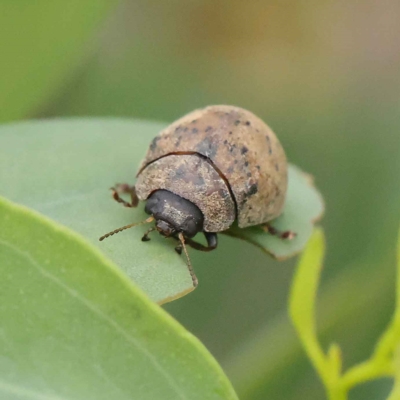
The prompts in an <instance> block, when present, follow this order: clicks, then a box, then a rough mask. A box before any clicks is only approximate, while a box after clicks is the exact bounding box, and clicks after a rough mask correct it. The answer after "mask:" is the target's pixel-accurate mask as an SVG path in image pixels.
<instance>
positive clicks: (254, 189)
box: [247, 183, 258, 196]
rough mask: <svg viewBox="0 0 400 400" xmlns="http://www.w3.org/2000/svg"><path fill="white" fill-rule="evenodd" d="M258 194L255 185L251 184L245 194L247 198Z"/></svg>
mask: <svg viewBox="0 0 400 400" xmlns="http://www.w3.org/2000/svg"><path fill="white" fill-rule="evenodd" d="M257 192H258V187H257V184H256V183H253V184H252V185H251V186H250V188H249V191H248V192H247V194H248V196H252V195H253V194H256V193H257Z"/></svg>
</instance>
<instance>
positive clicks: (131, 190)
mask: <svg viewBox="0 0 400 400" xmlns="http://www.w3.org/2000/svg"><path fill="white" fill-rule="evenodd" d="M111 190H112V192H113V193H112V196H113V199H114V200H115V201H117V202H118V203H122V204H123V205H124V206H125V207H130V208H132V207H136V206H137V205H138V204H139V199H138V197H137V195H136V190H135V186H131V185H128V184H127V183H117V184H116V185H115V186H114V187H112V188H111ZM120 194H129V195H130V196H131V202H130V203H129V202H128V201H125V200H124V199H122V198H121V197H120V196H119V195H120Z"/></svg>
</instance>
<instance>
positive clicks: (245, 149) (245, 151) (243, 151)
mask: <svg viewBox="0 0 400 400" xmlns="http://www.w3.org/2000/svg"><path fill="white" fill-rule="evenodd" d="M248 151H249V149H248V148H247V147H246V146H243V147H242V148H241V150H240V152H241V153H242V154H246V153H247V152H248Z"/></svg>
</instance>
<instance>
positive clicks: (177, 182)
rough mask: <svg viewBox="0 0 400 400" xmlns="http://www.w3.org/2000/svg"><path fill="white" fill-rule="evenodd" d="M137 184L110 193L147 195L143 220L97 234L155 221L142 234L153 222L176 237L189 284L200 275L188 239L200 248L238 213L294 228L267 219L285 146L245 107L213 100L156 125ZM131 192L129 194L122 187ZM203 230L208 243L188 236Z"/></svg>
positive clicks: (244, 221) (243, 219) (283, 176)
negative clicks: (157, 130) (160, 126)
mask: <svg viewBox="0 0 400 400" xmlns="http://www.w3.org/2000/svg"><path fill="white" fill-rule="evenodd" d="M136 178H137V180H136V184H135V185H134V186H132V185H129V184H118V185H115V186H114V187H113V188H111V189H112V195H113V198H114V200H116V201H117V202H119V203H121V204H123V205H124V206H126V207H136V206H137V205H138V203H139V201H140V200H141V201H145V202H146V205H145V212H146V213H147V214H149V215H150V217H149V218H147V219H146V220H144V221H141V222H138V223H134V224H130V225H126V226H123V227H121V228H118V229H116V230H114V231H112V232H109V233H107V234H106V235H104V236H102V237H101V238H100V240H103V239H105V238H107V237H109V236H111V235H114V234H115V233H118V232H121V231H123V230H125V229H128V228H131V227H133V226H137V225H140V224H144V223H150V222H153V221H155V226H153V227H151V228H150V229H149V230H148V231H147V232H146V233H145V234H144V236H143V237H142V240H143V241H148V240H150V239H149V237H148V235H149V233H150V232H152V231H155V230H157V231H158V232H159V233H160V234H161V235H163V236H165V237H172V238H174V239H176V240H178V241H179V244H178V245H177V246H176V248H175V250H176V251H177V252H178V253H179V254H181V253H182V250H183V251H184V253H185V255H186V259H187V266H188V269H189V272H190V275H191V277H192V281H193V285H194V286H197V284H198V280H197V277H196V275H195V273H194V271H193V267H192V265H191V262H190V258H189V255H188V252H187V249H186V245H189V246H191V247H192V248H194V249H197V250H201V251H211V250H214V249H215V248H216V247H217V244H218V241H217V233H218V232H224V231H226V230H227V229H229V228H230V227H231V226H232V224H233V223H234V221H236V220H237V223H238V226H239V228H246V227H249V226H254V225H261V226H262V227H263V228H264V229H265V230H266V231H268V232H270V233H271V234H274V235H278V236H279V237H281V238H282V239H289V238H292V237H293V236H294V235H295V234H294V233H293V232H290V231H287V232H279V231H277V230H276V229H275V228H272V227H271V226H270V225H269V224H268V222H269V221H271V220H272V219H274V218H276V217H278V216H279V215H280V214H281V213H282V209H283V206H284V201H285V196H286V191H287V183H288V172H287V160H286V155H285V152H284V150H283V148H282V146H281V144H280V142H279V140H278V138H277V137H276V135H275V134H274V132H273V131H272V130H271V129H270V128H269V127H268V126H267V125H266V124H265V123H264V122H263V121H262V120H261V119H260V118H258V117H257V116H255V115H254V114H253V113H251V112H250V111H247V110H245V109H243V108H239V107H235V106H228V105H215V106H209V107H206V108H203V109H199V110H195V111H193V112H191V113H189V114H187V115H185V116H184V117H182V118H180V119H178V120H177V121H176V122H174V123H172V124H171V125H169V126H168V127H167V128H165V129H164V130H163V131H161V132H160V133H159V134H158V135H157V136H156V137H155V138H154V139H153V140H152V142H151V144H150V146H149V149H148V151H147V154H146V156H145V158H144V160H143V161H142V163H141V165H140V167H139V171H138V173H137V175H136ZM121 194H129V195H130V198H131V201H130V202H128V201H126V200H124V199H123V198H122V197H121V196H120V195H121ZM199 232H202V233H203V234H204V236H205V238H206V241H207V245H206V246H204V245H202V244H200V243H198V242H196V241H194V240H193V239H192V238H193V237H194V236H195V235H196V234H197V233H199Z"/></svg>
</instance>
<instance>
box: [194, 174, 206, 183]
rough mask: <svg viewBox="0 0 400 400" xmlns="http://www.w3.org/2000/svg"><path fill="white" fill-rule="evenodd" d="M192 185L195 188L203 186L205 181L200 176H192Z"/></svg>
mask: <svg viewBox="0 0 400 400" xmlns="http://www.w3.org/2000/svg"><path fill="white" fill-rule="evenodd" d="M193 183H194V184H195V185H196V186H204V184H205V180H204V178H203V177H202V176H200V175H198V174H195V175H194V179H193Z"/></svg>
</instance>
